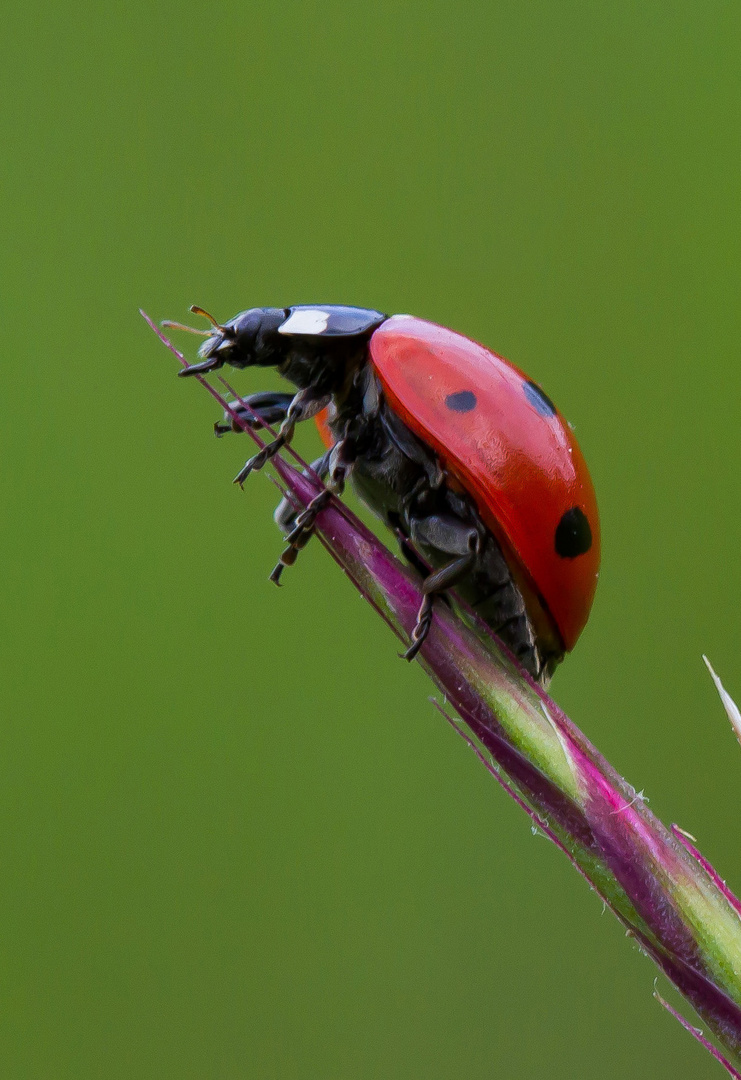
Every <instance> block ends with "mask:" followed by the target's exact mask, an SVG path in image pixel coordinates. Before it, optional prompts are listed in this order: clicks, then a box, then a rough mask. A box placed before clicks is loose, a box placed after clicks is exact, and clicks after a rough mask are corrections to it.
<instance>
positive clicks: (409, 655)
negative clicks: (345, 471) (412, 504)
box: [402, 514, 481, 660]
mask: <svg viewBox="0 0 741 1080" xmlns="http://www.w3.org/2000/svg"><path fill="white" fill-rule="evenodd" d="M411 533H412V540H414V541H416V542H418V543H421V544H422V545H424V546H426V547H431V548H436V549H437V550H438V551H440V552H444V553H446V554H449V555H455V556H456V558H454V559H451V561H450V562H448V563H446V564H445V565H444V566H442V567H440V569H439V570H435V571H433V573H431V574H428V575H427V577H426V578H425V579H424V581H423V582H422V593H423V599H422V604H421V605H420V609H419V611H418V612H417V622H416V623H415V625H414V629H413V630H412V634H411V638H412V640H411V644H410V646H409V648H408V649H407V650H406V652H405V653H402V657H403V659H404V660H413V659H414V657H415V656H416V655H417V653H418V652H419V650H420V649H421V648H422V645H423V644H424V641H425V638H426V637H427V635H428V634H429V632H430V628H431V626H432V612H433V601H434V598H435V596H438V595H440V594H441V593H444V592H446V591H447V590H448V589H452V588H453V587H454V586H455V585H457V584H458V582H459V581H460V580H461V578H463V577H465V576H466V574H468V573H469V571H470V570H471V569H472V568H473V566H474V565H475V563H476V559H477V558H478V555H479V549H480V545H481V537H480V535H479V533H478V532H477V530H476V529H474V528H472V527H471V526H470V525H468V524H466V523H465V522H464V521H461V520H460V518H456V517H453V516H452V515H447V514H433V515H430V517H427V518H421V519H415V518H412V520H411Z"/></svg>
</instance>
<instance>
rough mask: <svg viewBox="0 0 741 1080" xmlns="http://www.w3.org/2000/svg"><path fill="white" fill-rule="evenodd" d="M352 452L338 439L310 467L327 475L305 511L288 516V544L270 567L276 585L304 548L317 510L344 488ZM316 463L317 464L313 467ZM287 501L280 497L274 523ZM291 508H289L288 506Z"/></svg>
mask: <svg viewBox="0 0 741 1080" xmlns="http://www.w3.org/2000/svg"><path fill="white" fill-rule="evenodd" d="M352 464H353V454H352V450H351V446H350V442H349V440H348V439H341V440H340V442H338V443H335V445H334V446H333V447H332V449H331V450H330V451H329V452H328V453H327V454H325V455H324V457H322V458H320V459H319V461H318V462H317V463H316V465H315V466H314V468H316V471H317V472H319V474H320V475H324V476H326V477H327V480H326V487H325V488H324V490H323V491H320V492H319V494H318V495H315V496H314V498H313V499H312V500H311V502H310V503H309V505H308V506H307V507H306V509H305V510H302V511H301V513H300V514H298V516H296V517H293V518H292V519H290V524H291V525H292V526H293V527H292V528H291V531H290V532H289V533H288V535H287V536H286V544H287V545H288V546H287V547H286V549H285V551H284V552H283V554H282V555H281V557H280V559H279V560H278V563H277V565H276V566H275V568H274V569H273V572H272V574H271V575H270V580H271V581H273V582H275V584H276V585H280V577H281V574H282V573H283V568H284V567H285V566H293V564H294V563H295V562H296V559H297V558H298V553H299V551H301V549H302V548H305V547H306V545H307V544H308V542H309V540H310V539H311V537H312V536H313V534H314V527H315V525H316V519H317V515H318V514H319V512H320V511H321V510H323V509H324V508H325V506H326V505H327V503H328V502H329V500H330V499H331V498H332V496H333V495H341V494H342V492H343V491H344V488H345V480H346V478H347V474H348V472H349V471H350V469H351V468H352ZM317 466H319V467H318V468H317ZM286 501H287V500H285V499H284V500H283V502H282V503H281V504H280V506H279V507H278V509H277V510H276V521H278V525H279V526H280V525H281V521H280V520H278V514H279V513H280V514H281V518H283V513H284V511H283V509H282V508H283V504H284V503H285V502H286ZM291 509H292V508H291ZM285 520H286V524H287V525H288V524H289V519H288V518H286V519H285Z"/></svg>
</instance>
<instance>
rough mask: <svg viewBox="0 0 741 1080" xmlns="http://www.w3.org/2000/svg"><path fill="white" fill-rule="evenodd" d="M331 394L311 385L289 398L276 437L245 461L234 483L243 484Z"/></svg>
mask: <svg viewBox="0 0 741 1080" xmlns="http://www.w3.org/2000/svg"><path fill="white" fill-rule="evenodd" d="M330 399H331V394H326V393H322V392H320V391H317V390H316V389H315V388H314V387H312V386H307V387H306V388H305V389H304V390H299V392H298V393H297V394H295V395H294V397H293V398H292V400H291V404H290V405H289V406H288V410H287V411H286V415H285V419H284V420H283V423H282V424H281V425H280V430H279V432H278V437H277V438H276V439H273V441H272V442H271V443H268V444H267V446H264V447H263V448H262V450H260V452H259V453H257V454H255V456H254V457H252V458H250V459H249V461H247V462H245V464H244V467H243V468H241V469H240V470H239V472H238V473H237V475H236V476H235V477H234V483H235V484H243V483H244V482H245V480H246V479H247V477H248V476H249V475H250V473H251V472H256V471H257V470H258V469H262V468H263V466H264V465H266V464H267V463H268V462H269V461H270V459H271V458H273V457H275V455H276V454H277V453H278V451H279V450H281V449H282V448H283V447H284V446H286V445H287V444H288V443H289V442H290V441H291V439H292V438H293V433H294V431H295V430H296V424H298V423H299V422H300V421H301V420H310V419H311V417H312V416H316V414H317V413H319V412H321V411H322V409H325V408H326V407H327V405H329V402H330Z"/></svg>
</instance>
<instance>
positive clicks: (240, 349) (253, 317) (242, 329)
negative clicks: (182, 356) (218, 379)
mask: <svg viewBox="0 0 741 1080" xmlns="http://www.w3.org/2000/svg"><path fill="white" fill-rule="evenodd" d="M190 310H191V311H192V312H194V313H195V314H196V315H203V316H205V317H206V318H207V319H208V320H209V322H210V323H211V325H212V326H213V328H214V332H213V333H212V334H211V335H210V336H209V337H208V338H207V339H206V341H204V343H203V345H201V347H200V349H199V350H198V355H199V356H200V357H201V363H199V364H191V365H190V366H189V367H187V368H183V369H182V370H181V371H180V372H179V373H178V374H180V375H195V374H198V373H203V372H205V371H214V370H215V369H216V368H220V367H223V366H224V364H230V365H231V366H232V367H236V368H245V367H252V366H253V365H258V366H259V367H272V366H273V365H276V364H279V363H280V361H281V359H282V353H283V351H284V350H285V347H286V342H285V339H284V338H281V336H280V335H279V334H278V332H277V331H278V327H279V326H280V325H281V323H283V322H285V320H286V315H287V312H286V310H285V309H284V308H250V310H249V311H243V312H241V313H240V314H239V315H235V316H234V318H233V319H230V320H229V322H228V323H226V324H225V325H224V326H222V325H221V324H220V323H217V322H216V320H215V319H214V318H213V317H212V316H211V315H209V314H208V312H207V311H204V310H203V308H199V307H192V308H191V309H190Z"/></svg>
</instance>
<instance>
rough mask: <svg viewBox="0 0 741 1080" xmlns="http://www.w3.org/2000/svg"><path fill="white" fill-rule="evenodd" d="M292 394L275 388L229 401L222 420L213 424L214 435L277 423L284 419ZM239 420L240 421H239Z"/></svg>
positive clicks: (256, 428)
mask: <svg viewBox="0 0 741 1080" xmlns="http://www.w3.org/2000/svg"><path fill="white" fill-rule="evenodd" d="M294 396H295V395H294V394H283V393H280V392H279V391H275V390H266V391H263V392H262V393H260V394H250V396H249V397H245V398H240V400H239V401H234V402H232V403H230V405H229V409H228V411H227V412H225V413H224V422H223V423H222V424H214V435H216V437H217V438H221V436H222V435H227V434H228V433H229V432H230V431H236V432H237V433H239V432H241V431H243V430H244V427H245V426H246V427H249V428H253V429H255V430H259V428H261V427H264V426H265V425H266V424H279V423H282V421H283V420H285V418H286V416H287V414H288V409H289V408H290V405H291V402H292V401H293V398H294ZM240 421H241V422H240Z"/></svg>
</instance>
